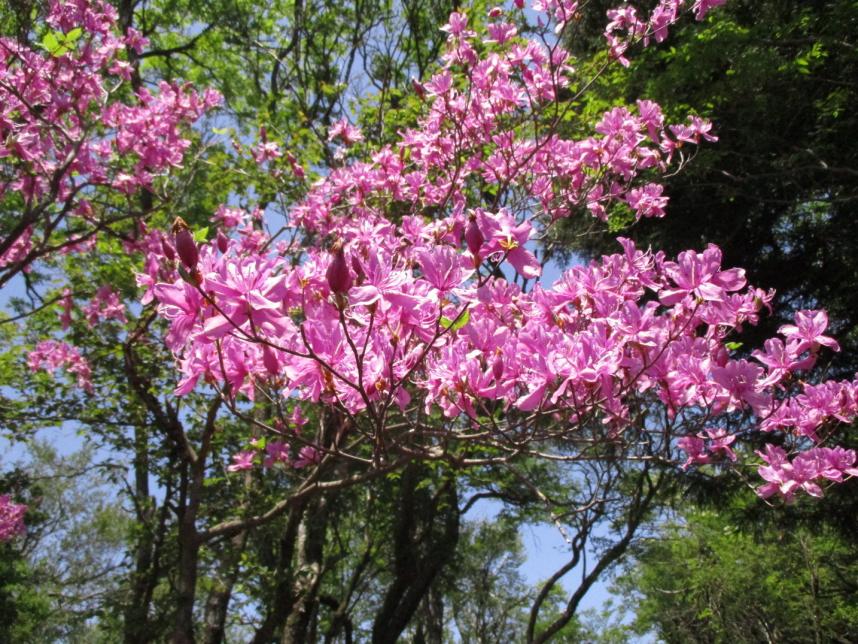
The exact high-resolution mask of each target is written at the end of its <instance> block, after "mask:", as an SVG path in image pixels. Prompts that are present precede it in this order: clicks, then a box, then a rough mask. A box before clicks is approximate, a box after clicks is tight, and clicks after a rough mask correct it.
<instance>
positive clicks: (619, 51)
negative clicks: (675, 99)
mask: <svg viewBox="0 0 858 644" xmlns="http://www.w3.org/2000/svg"><path fill="white" fill-rule="evenodd" d="M726 2H727V0H694V2H693V3H692V6H691V10H692V11H693V12H694V17H695V18H696V19H697V20H703V19H704V18H705V17H706V14H708V13H709V12H710V11H711V10H712V9H714V8H715V7H719V6H721V5H723V4H725V3H726ZM574 4H577V3H574ZM688 4H689V3H688V2H687V0H659V2H658V4H657V5H656V6H655V7H654V8H653V10H652V11H651V12H650V14H649V17H648V18H646V19H642V18H640V17H639V16H638V12H637V9H636V8H635V7H633V6H632V5H628V4H627V5H623V6H622V7H619V8H617V9H611V10H610V11H608V19H609V21H610V22H608V24H607V26H606V27H605V38H606V40H607V41H608V47H609V49H610V52H611V55H612V56H613V57H614V58H615V59H617V60H618V61H619V62H620V63H621V64H622V65H625V66H628V65H629V60H628V58H626V56H625V54H626V51H627V50H628V48H629V46H630V45H631V44H633V43H635V42H643V44H644V46H646V45H648V44H649V42H650V40H651V39H654V40H655V41H656V42H662V41H664V39H665V38H667V34H668V31H669V30H670V27H671V26H672V25H673V24H674V23H676V21H677V20H679V17H680V15H681V13H682V11H683V10H684V9H685V8H686V6H687V5H688Z"/></svg>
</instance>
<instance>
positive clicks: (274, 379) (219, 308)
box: [139, 2, 858, 497]
mask: <svg viewBox="0 0 858 644" xmlns="http://www.w3.org/2000/svg"><path fill="white" fill-rule="evenodd" d="M542 4H543V5H544V6H545V8H549V9H551V10H552V11H555V12H556V11H559V10H561V9H562V10H563V11H567V10H568V9H569V7H568V6H567V5H568V4H569V3H566V4H564V5H563V6H561V5H560V4H557V3H552V4H551V5H550V6H549V4H548V3H542ZM714 4H716V3H703V2H698V3H696V4H695V7H694V8H695V10H697V11H698V14H700V13H704V12H705V11H706V10H707V9H708V8H709V7H711V6H714ZM564 7H565V8H564ZM564 15H565V14H564ZM490 19H492V20H498V21H501V22H498V23H497V24H500V25H501V27H499V28H496V29H494V30H493V31H490V37H489V38H488V39H486V40H484V41H482V42H478V41H477V40H476V34H475V33H474V32H473V31H471V30H469V29H468V21H467V18H466V16H464V15H462V14H458V13H455V14H453V15H452V16H451V17H450V21H449V23H448V25H447V26H446V27H445V31H446V32H447V33H448V41H447V51H446V54H445V57H444V58H445V61H446V66H445V67H444V69H442V70H441V71H440V72H439V73H438V74H436V75H435V76H434V77H433V78H432V79H430V80H429V81H427V82H425V83H423V84H420V85H419V88H418V89H416V91H418V94H420V95H421V96H422V97H423V99H424V100H425V101H426V103H427V105H426V115H425V117H424V118H422V119H421V121H420V123H419V124H418V126H417V127H415V128H413V129H409V130H406V131H404V132H402V133H401V137H400V140H399V142H398V143H397V144H396V145H393V146H389V147H385V148H382V149H381V150H379V151H378V152H376V153H375V154H374V155H373V156H372V158H371V160H370V161H368V162H367V161H354V162H351V163H348V164H345V165H342V166H341V167H338V168H336V169H334V170H332V171H331V172H330V174H329V175H328V176H326V177H325V178H324V179H322V180H320V181H318V182H317V183H316V184H314V185H313V186H312V188H311V190H310V192H309V194H308V196H307V197H306V199H305V201H304V202H303V203H301V204H299V205H298V206H296V207H295V208H294V210H293V211H292V213H291V224H292V226H293V227H294V229H295V232H296V234H300V233H303V234H304V235H305V238H306V239H307V240H308V242H309V243H308V245H306V246H305V247H303V248H300V250H299V252H298V254H295V250H294V247H293V246H292V245H287V244H285V243H283V242H278V241H277V240H276V239H272V238H267V237H266V236H265V234H264V233H263V232H262V231H260V230H259V229H258V228H254V227H246V228H242V229H239V230H233V236H232V237H227V236H226V235H225V234H223V231H220V233H219V234H218V236H217V238H216V239H213V240H212V241H211V242H209V243H206V244H202V245H199V247H198V246H197V244H196V243H195V242H193V241H192V237H191V235H190V233H188V231H187V230H186V229H185V228H183V227H182V226H179V227H178V228H174V239H173V241H174V243H175V246H176V249H177V250H178V251H179V252H178V253H172V254H171V252H167V248H169V240H166V239H163V240H162V242H163V241H167V242H168V243H167V244H166V245H165V244H164V243H151V244H149V251H148V253H149V255H148V259H147V267H148V268H147V272H146V273H145V274H141V276H140V278H139V279H140V282H141V284H144V285H146V286H147V297H154V298H155V299H156V300H157V302H158V306H159V311H160V313H161V315H162V316H163V318H165V319H166V320H168V321H169V323H170V333H169V336H168V339H167V342H168V346H169V348H170V349H172V351H173V352H174V354H175V356H176V358H177V364H178V367H179V371H180V374H181V377H180V381H179V385H178V387H177V389H176V394H177V395H184V394H187V393H188V392H190V391H191V390H193V389H194V388H195V387H197V386H199V385H200V383H207V384H210V385H214V386H216V387H217V388H218V389H219V391H220V392H221V393H222V395H224V396H226V397H228V398H232V397H234V396H236V395H238V394H243V395H246V396H247V397H249V398H253V397H254V396H255V395H256V394H257V392H258V390H259V389H260V388H262V389H264V390H266V394H267V395H270V392H279V393H280V394H282V395H283V396H285V397H287V398H288V399H289V400H292V401H299V402H300V401H306V402H313V403H321V404H322V405H325V406H328V407H332V408H335V409H337V410H340V411H341V412H342V413H343V414H345V415H346V416H347V417H348V418H350V419H352V423H353V427H354V430H355V431H359V432H363V434H364V436H366V437H372V441H373V442H374V443H375V446H376V449H378V444H379V443H383V442H385V441H387V440H391V441H394V440H396V439H395V436H394V435H393V432H392V431H390V430H388V429H387V428H388V423H390V422H391V421H392V419H393V418H394V417H396V418H397V419H399V421H398V422H399V423H400V424H402V422H403V419H404V423H405V425H406V426H408V427H410V428H411V429H412V431H418V430H422V431H424V432H426V433H427V439H428V437H430V436H431V437H432V439H431V440H434V441H435V445H434V448H437V450H441V451H443V449H442V446H443V445H446V444H447V442H448V441H449V440H457V441H471V442H475V443H477V444H479V445H481V446H491V447H492V448H493V449H494V450H496V451H497V450H499V451H500V452H501V453H505V454H515V453H521V452H526V451H527V450H528V449H531V448H533V449H534V450H535V451H539V449H540V447H539V446H540V445H541V446H548V445H550V444H556V442H557V441H561V443H565V444H576V441H578V442H580V441H586V442H588V443H587V444H592V443H593V442H599V441H603V442H604V441H607V442H611V443H612V444H622V442H623V441H624V437H626V436H632V435H640V433H647V434H648V435H649V436H650V439H648V441H649V444H654V443H655V441H656V440H662V441H663V442H662V449H663V450H664V451H665V452H666V453H667V454H668V455H669V456H671V457H675V454H676V452H677V451H679V450H682V451H685V452H686V453H687V454H688V459H687V460H686V463H685V466H686V467H687V466H690V465H692V464H704V463H716V462H724V461H733V460H736V459H738V458H739V454H737V451H735V450H736V448H737V445H736V440H737V436H736V435H735V434H732V433H730V432H729V431H728V430H727V429H725V428H723V427H722V428H718V429H713V428H712V425H713V424H716V423H717V424H721V423H719V422H718V419H719V417H723V418H724V423H723V424H724V425H725V426H727V424H728V421H729V419H730V418H735V417H736V416H737V415H739V414H745V415H747V416H748V417H750V418H751V419H753V422H755V423H756V424H757V425H758V426H759V427H760V428H761V429H762V430H764V431H769V432H776V433H777V434H778V436H779V437H783V438H786V439H787V440H789V441H790V443H791V445H792V449H794V450H795V451H796V452H797V453H799V455H798V456H796V457H795V458H794V459H793V461H792V465H791V467H792V470H790V471H801V472H804V474H802V476H804V478H803V479H802V482H807V481H811V480H813V479H815V478H819V477H820V476H821V477H823V478H825V479H827V480H830V481H836V480H841V479H842V478H843V477H844V476H851V475H853V474H854V471H853V469H852V467H853V465H854V461H855V455H854V454H853V453H851V452H847V451H845V450H837V449H835V450H834V451H825V450H830V448H823V447H821V446H819V445H818V443H819V441H820V440H821V439H820V436H821V433H820V432H819V429H820V428H821V427H822V426H823V425H825V424H828V423H832V422H838V421H849V420H851V419H852V418H854V417H855V415H856V412H858V406H856V404H855V401H856V400H858V396H856V391H858V384H856V382H845V383H843V382H841V383H834V382H828V383H822V384H818V385H810V384H805V383H804V382H803V381H801V380H800V379H799V378H796V377H794V374H796V373H797V372H799V371H802V370H807V369H809V368H810V367H811V366H812V365H813V363H814V361H815V358H816V356H817V354H818V352H819V351H820V350H822V349H823V348H826V349H836V348H837V347H836V343H834V341H833V340H832V339H831V338H829V337H828V336H826V335H824V332H825V327H826V325H827V318H826V317H825V314H824V313H822V312H815V311H803V312H800V313H799V314H797V316H796V323H795V324H794V325H787V326H785V327H783V328H782V329H781V330H780V332H781V335H782V337H783V339H780V338H774V339H772V340H769V341H768V342H767V343H766V344H765V350H764V351H761V352H756V353H755V354H754V355H753V359H754V361H749V360H747V359H744V358H738V357H732V356H731V351H730V348H729V347H730V341H731V338H732V337H733V336H734V335H735V334H736V333H738V332H739V331H740V330H741V328H742V327H743V326H744V325H745V324H754V323H756V321H757V319H758V316H759V314H760V311H761V310H762V309H763V308H765V307H767V306H768V305H769V303H770V301H771V299H772V297H773V294H772V293H768V292H765V291H762V290H760V289H756V288H753V287H750V286H749V285H748V284H747V283H746V279H745V275H744V272H743V271H742V270H741V269H738V268H727V267H723V266H722V265H721V251H720V250H719V249H718V248H717V247H716V246H712V245H710V246H709V247H707V248H706V249H703V250H702V251H699V252H698V251H694V250H688V251H685V252H683V253H680V254H679V255H678V257H676V258H675V259H670V258H668V257H666V256H665V255H664V254H662V253H655V252H652V251H648V250H646V251H645V250H641V249H639V248H636V247H635V245H634V244H633V243H632V242H631V241H629V240H624V239H621V240H620V245H621V250H620V251H619V252H617V253H616V254H614V255H610V256H606V257H603V258H602V259H601V260H598V261H593V262H591V263H590V264H587V265H581V266H576V267H573V268H571V269H569V270H568V271H566V272H565V273H564V274H563V275H562V276H561V277H560V278H559V279H558V280H556V281H555V282H554V283H553V284H551V285H548V284H540V283H538V279H539V277H540V275H541V273H542V265H541V262H540V261H539V260H538V257H537V254H536V252H537V246H536V245H535V243H536V238H537V237H539V236H540V235H541V234H542V233H543V232H544V230H545V229H546V228H547V227H549V226H551V225H552V224H553V222H555V221H556V220H557V219H558V218H560V217H567V216H571V215H574V214H577V213H580V212H589V213H590V214H592V215H594V216H596V217H605V216H606V212H607V210H608V208H610V207H611V205H612V204H614V203H617V202H622V203H625V204H626V205H628V206H629V207H631V208H633V209H634V211H635V212H636V213H637V215H638V216H662V215H663V214H664V208H665V206H666V198H665V196H664V195H663V193H662V190H661V187H660V186H659V185H658V184H654V183H652V182H651V181H650V180H643V181H642V180H641V173H645V172H647V171H649V170H660V169H663V168H665V167H666V164H667V163H669V162H670V159H671V155H672V154H673V151H674V150H675V149H676V148H677V147H678V146H680V145H681V144H683V143H688V142H695V143H696V142H699V141H700V140H701V139H711V138H713V137H712V135H711V133H710V130H709V125H708V124H707V123H705V122H703V121H701V120H699V119H696V118H692V119H690V120H689V122H688V124H687V125H673V126H666V125H665V123H664V118H663V116H662V114H661V111H660V109H659V108H658V106H657V105H655V104H653V103H651V102H647V101H641V102H639V103H638V105H637V110H636V112H635V113H633V112H632V111H630V110H628V109H625V108H615V109H613V110H610V111H609V112H607V113H606V114H605V115H604V117H603V118H602V119H601V121H600V122H599V123H598V124H597V126H596V133H595V134H594V135H593V136H591V137H588V138H585V139H583V140H570V139H565V138H563V137H562V136H561V135H560V134H559V133H558V131H557V128H552V127H551V126H550V122H549V123H548V124H546V123H545V122H542V121H540V118H541V117H542V116H543V115H544V113H545V112H546V110H545V106H546V105H549V104H550V101H552V100H553V99H554V98H555V96H556V92H557V89H558V88H561V87H563V86H564V85H565V84H566V83H567V82H568V78H569V75H570V74H571V73H572V70H571V68H570V67H569V65H568V63H567V61H568V56H567V55H566V53H565V52H564V51H563V50H562V49H561V48H559V47H554V48H553V49H550V50H549V49H545V48H544V47H543V46H542V45H539V44H537V43H535V42H533V41H526V40H522V39H520V38H518V37H517V35H516V34H515V32H514V31H513V30H512V29H510V28H509V27H508V26H506V23H503V22H502V20H503V14H502V12H493V13H492V14H490ZM331 137H332V138H336V139H338V140H340V141H342V142H343V143H345V144H347V145H349V144H351V143H354V142H357V141H359V140H361V138H362V137H361V134H360V132H359V130H356V129H355V128H354V126H351V125H348V124H347V123H345V122H341V123H338V124H337V125H336V126H335V128H334V129H333V131H332V135H331ZM225 212H226V211H223V212H222V213H221V218H222V220H224V221H225V219H224V214H225ZM430 213H431V215H432V216H427V215H429V214H430ZM320 239H321V240H327V242H326V244H327V245H323V244H319V243H318V240H320ZM180 244H181V245H182V246H184V250H180V249H179V246H180ZM177 255H178V257H177ZM179 264H181V265H182V267H183V269H184V270H183V271H182V274H183V275H184V277H180V276H179V272H178V268H179ZM656 408H657V409H660V410H662V411H663V413H662V414H661V416H663V418H662V420H661V421H659V422H656V421H655V420H653V419H652V417H651V416H652V415H651V414H649V413H648V410H652V409H656ZM436 412H440V414H441V416H442V417H443V418H444V419H447V420H441V421H437V426H433V428H432V429H426V428H425V426H424V425H421V423H420V421H419V416H420V415H421V414H424V415H433V414H436ZM433 422H434V421H433ZM656 437H659V438H658V439H657V438H656ZM664 437H667V438H666V440H665V439H664ZM629 440H630V441H631V440H632V439H631V438H629ZM284 441H291V437H288V436H285V435H283V434H282V433H278V438H277V441H275V442H272V443H270V444H271V445H273V446H275V447H276V448H277V449H276V450H275V451H276V453H267V448H266V454H265V456H262V457H261V458H257V454H256V452H254V451H253V450H246V451H244V452H241V453H239V454H237V455H236V456H235V460H234V462H233V464H232V465H231V466H230V469H232V470H233V471H239V470H242V469H247V468H250V467H253V466H254V464H255V463H257V462H259V461H260V460H261V461H262V462H263V464H264V463H266V462H267V463H269V466H270V465H271V464H273V463H275V462H282V461H284V459H287V460H288V454H291V453H295V452H298V451H299V448H298V445H303V447H301V450H303V451H301V454H302V455H303V456H302V458H303V459H304V462H307V463H310V462H314V461H313V459H319V458H321V455H322V454H324V453H326V449H327V450H329V448H326V447H325V446H323V445H307V444H301V443H295V445H294V446H292V445H290V446H289V447H287V443H286V442H284ZM359 442H360V441H357V443H359ZM305 448H306V449H305ZM272 449H273V448H272ZM293 450H294V452H293ZM437 450H436V451H432V450H429V452H430V453H432V454H437V453H438V451H437ZM814 450H816V451H814ZM819 450H823V451H819ZM827 454H836V455H837V458H836V466H835V465H830V462H833V461H831V459H829V458H828V456H825V458H823V456H824V455H827ZM284 455H285V456H284ZM311 456H312V459H311V458H310V457H311ZM832 458H833V457H832ZM278 459H279V461H278ZM826 459H828V460H826ZM811 461H813V462H814V463H821V462H823V461H824V462H826V463H829V465H830V466H829V467H827V468H822V469H819V468H817V469H816V470H814V472H816V474H814V475H813V476H810V474H808V472H809V469H808V468H809V466H806V465H805V462H811ZM785 463H786V461H785V460H784V461H783V462H778V464H777V465H776V464H771V463H770V466H771V468H774V469H772V472H771V476H773V477H778V476H780V477H781V478H783V477H785V476H786V475H785V474H783V472H785V471H786V470H785V469H784V468H785V467H786V466H785V465H784V464H785ZM796 463H799V465H800V466H801V467H798V466H796ZM781 466H783V467H781ZM841 466H842V467H841ZM820 467H822V466H820ZM777 468H780V469H777ZM802 468H803V469H802ZM837 468H839V469H837ZM835 470H837V471H838V472H840V476H839V477H838V476H835V475H834V474H833V472H834V471H835ZM766 472H767V473H766V474H764V478H766V480H772V479H769V478H767V477H768V475H769V473H768V470H767V471H766ZM778 480H779V481H780V480H781V479H778ZM783 480H787V479H786V478H783ZM779 485H780V487H778V488H777V490H775V491H778V492H779V493H781V494H783V495H784V496H786V497H789V496H790V495H791V494H792V491H793V489H794V487H795V486H790V485H786V484H781V483H779ZM799 487H801V486H799ZM803 489H805V490H812V491H814V492H815V491H816V488H809V487H807V486H804V487H803ZM768 493H769V487H764V488H762V489H761V494H768Z"/></svg>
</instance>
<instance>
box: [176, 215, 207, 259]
mask: <svg viewBox="0 0 858 644" xmlns="http://www.w3.org/2000/svg"><path fill="white" fill-rule="evenodd" d="M173 236H174V238H175V242H176V252H177V253H178V255H179V259H180V260H182V264H184V265H185V266H186V267H187V268H189V269H191V270H193V269H195V268H196V267H197V263H198V262H199V261H200V251H199V249H198V248H197V242H195V241H194V236H193V234H192V233H191V230H190V229H189V228H188V224H186V223H185V220H184V219H182V218H181V217H176V221H174V222H173Z"/></svg>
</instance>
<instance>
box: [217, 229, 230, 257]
mask: <svg viewBox="0 0 858 644" xmlns="http://www.w3.org/2000/svg"><path fill="white" fill-rule="evenodd" d="M217 249H218V250H219V251H220V252H221V253H225V252H226V251H228V250H229V238H228V237H227V236H226V235H224V234H223V231H222V230H218V231H217Z"/></svg>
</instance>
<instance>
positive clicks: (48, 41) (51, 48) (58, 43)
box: [39, 31, 80, 56]
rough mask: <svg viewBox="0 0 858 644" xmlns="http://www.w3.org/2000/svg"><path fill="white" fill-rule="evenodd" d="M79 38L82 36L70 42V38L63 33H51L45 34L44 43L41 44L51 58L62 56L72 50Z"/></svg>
mask: <svg viewBox="0 0 858 644" xmlns="http://www.w3.org/2000/svg"><path fill="white" fill-rule="evenodd" d="M69 33H71V32H69ZM79 37H80V36H76V37H74V38H73V39H72V40H71V41H69V40H68V36H67V35H66V34H63V33H62V32H61V31H49V32H48V33H46V34H45V36H44V37H43V38H42V42H41V43H39V44H40V46H41V47H42V48H43V49H44V50H46V51H47V52H48V53H49V54H50V55H51V56H62V55H63V54H65V53H66V52H68V51H70V50H71V49H72V47H73V46H74V41H75V40H77V38H79Z"/></svg>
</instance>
